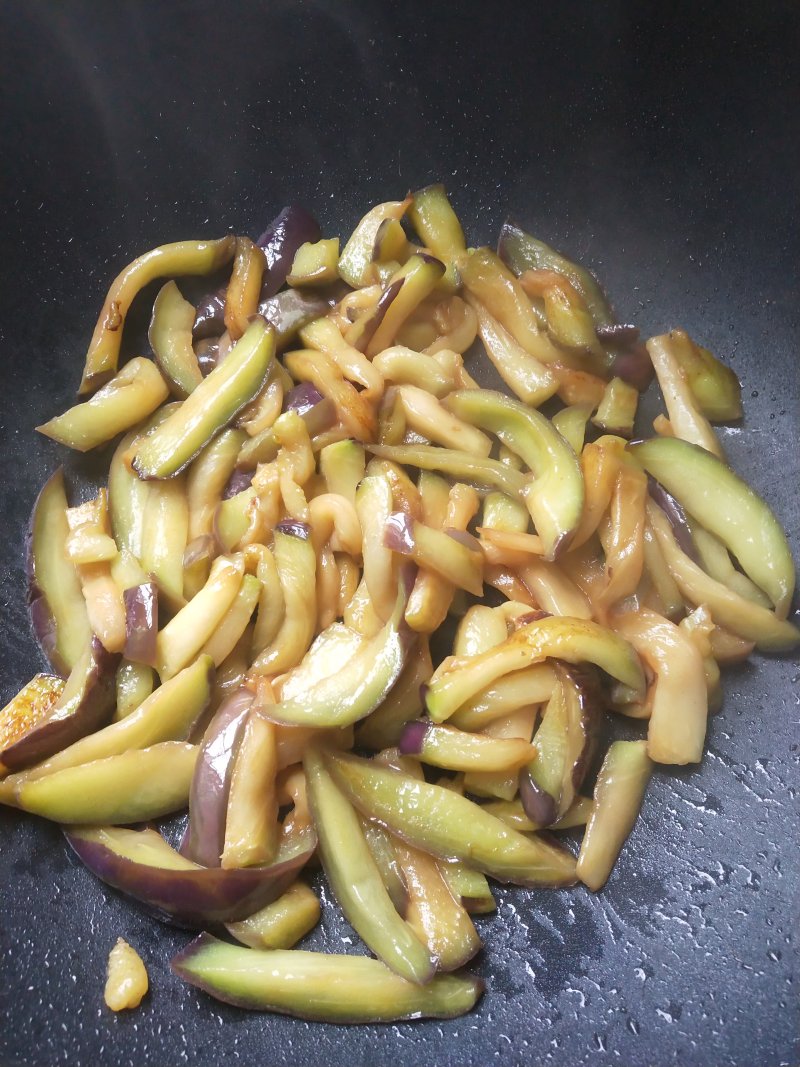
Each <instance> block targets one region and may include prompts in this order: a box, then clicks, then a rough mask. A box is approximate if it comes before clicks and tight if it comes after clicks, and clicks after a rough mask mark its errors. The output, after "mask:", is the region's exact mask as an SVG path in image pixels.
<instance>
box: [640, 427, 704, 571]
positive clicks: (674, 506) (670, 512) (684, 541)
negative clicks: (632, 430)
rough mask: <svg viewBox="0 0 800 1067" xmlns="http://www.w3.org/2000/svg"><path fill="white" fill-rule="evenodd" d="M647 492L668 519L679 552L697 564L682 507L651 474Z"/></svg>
mask: <svg viewBox="0 0 800 1067" xmlns="http://www.w3.org/2000/svg"><path fill="white" fill-rule="evenodd" d="M631 444H636V442H635V441H632V442H631ZM647 491H648V492H649V494H650V496H651V498H652V499H653V500H654V501H655V502H656V504H658V506H659V507H660V508H661V510H662V511H663V512H664V514H665V515H666V516H667V518H668V519H669V524H670V526H671V527H672V532H673V533H674V534H675V540H676V541H677V542H678V547H679V548H680V550H681V551H682V552H685V553H686V555H687V556H688V557H689V559H691V560H693V561H694V562H695V563H697V562H698V560H697V550H696V549H695V547H694V541H693V540H692V531H691V528H690V526H689V523H688V522H687V519H686V512H685V511H684V510H683V507H682V506H681V505H680V504H679V503H678V501H677V500H676V499H675V497H674V496H673V495H672V493H670V492H668V491H667V490H666V489H665V488H664V486H663V485H662V484H661V482H659V481H656V479H655V478H654V477H653V476H652V474H648V475H647Z"/></svg>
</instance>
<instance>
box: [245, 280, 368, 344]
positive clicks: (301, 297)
mask: <svg viewBox="0 0 800 1067" xmlns="http://www.w3.org/2000/svg"><path fill="white" fill-rule="evenodd" d="M349 292H350V287H349V286H348V285H345V283H344V282H333V283H332V284H331V285H328V286H325V287H324V288H320V289H315V290H314V291H313V292H309V291H308V290H304V289H285V290H284V291H283V292H282V293H276V295H275V296H271V297H270V298H269V299H268V300H262V301H261V302H260V304H259V305H258V313H259V315H261V317H262V318H265V319H266V320H267V322H268V323H269V324H270V325H271V326H272V328H273V330H274V331H275V347H276V349H277V350H278V352H282V351H283V350H284V349H285V348H288V347H289V345H290V344H291V343H292V341H293V340H294V339H295V337H296V336H297V334H298V333H299V332H300V330H302V328H303V327H304V326H308V324H309V323H310V322H313V321H314V319H318V318H320V317H321V316H322V315H325V314H327V312H328V311H329V310H330V309H331V308H332V307H333V306H334V305H335V304H338V303H339V301H340V300H341V299H342V297H344V296H345V295H346V294H347V293H349Z"/></svg>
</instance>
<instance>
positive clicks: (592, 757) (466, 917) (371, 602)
mask: <svg viewBox="0 0 800 1067" xmlns="http://www.w3.org/2000/svg"><path fill="white" fill-rule="evenodd" d="M223 272H224V273H223ZM191 275H194V276H207V277H208V282H207V283H206V289H207V293H206V295H205V296H204V297H203V298H202V299H201V300H200V301H199V303H197V304H196V303H194V302H192V301H189V300H187V299H186V297H185V295H184V293H182V292H181V290H180V289H179V288H178V286H177V285H176V283H175V281H173V280H170V281H167V282H166V284H165V285H164V286H163V288H161V290H160V292H159V293H158V295H157V297H156V299H155V303H154V306H153V313H152V320H151V323H150V329H149V333H148V339H149V344H150V347H151V349H152V358H151V357H149V356H148V357H143V356H136V357H135V358H131V359H129V360H128V361H127V362H125V363H124V365H123V366H122V367H121V368H120V366H119V364H120V350H121V340H122V337H123V333H124V329H125V321H126V315H127V313H128V310H129V308H130V307H131V304H132V302H133V300H134V298H135V297H136V296H137V294H138V293H139V292H140V290H141V289H142V288H143V287H145V286H146V285H148V284H149V283H150V282H152V281H153V280H154V279H159V278H160V279H165V278H175V277H180V278H186V277H187V276H191ZM225 275H227V277H225ZM182 284H183V287H184V290H185V291H189V290H187V283H185V282H184V283H182ZM188 284H190V285H191V284H193V285H194V286H195V287H197V285H198V283H197V282H196V281H195V282H194V283H188ZM199 291H201V290H199V289H197V288H195V292H199ZM486 361H488V363H490V364H491V365H492V367H493V368H494V371H495V372H496V375H497V377H498V381H500V380H502V382H503V383H504V384H505V387H506V388H505V390H504V391H497V390H494V389H483V388H480V387H479V386H478V385H477V383H476V381H475V380H474V378H473V377H472V373H471V371H473V370H475V368H476V366H478V365H480V364H483V363H485V362H486ZM484 370H485V368H484ZM653 374H655V377H656V378H657V381H658V385H659V386H660V390H661V393H662V395H663V399H664V404H665V407H666V412H665V413H664V414H661V415H659V416H658V418H657V419H656V420H655V422H654V424H653V430H654V431H655V436H650V437H649V438H648V439H646V440H637V441H631V438H632V436H633V433H634V423H635V419H636V415H637V408H638V404H639V400H640V396H641V394H642V392H643V391H644V390H645V389H647V387H648V385H649V383H650V381H651V378H652V377H653ZM80 392H81V394H83V396H84V399H83V401H82V402H81V403H79V404H77V405H76V406H75V407H72V408H70V409H69V410H68V411H66V412H65V413H64V414H62V415H58V416H56V417H55V418H53V419H51V420H50V421H49V422H47V423H45V425H43V426H40V427H39V430H40V431H41V432H42V433H44V434H46V435H47V436H48V437H51V438H53V439H54V440H56V441H58V442H61V443H62V444H64V445H66V446H68V447H70V448H73V449H77V450H79V451H81V452H85V451H87V450H89V449H94V448H97V447H98V446H102V445H105V444H107V443H108V442H110V441H112V440H115V439H117V438H119V441H118V444H117V446H116V450H115V451H114V453H113V456H112V458H111V462H110V467H109V470H108V478H107V485H103V486H101V487H98V488H97V490H96V493H95V495H94V496H93V497H92V498H91V499H88V500H85V501H84V502H82V503H78V504H72V505H71V504H70V501H69V499H68V497H67V491H66V487H65V480H64V476H63V473H62V471H57V472H56V473H55V474H54V475H53V476H52V478H50V480H49V481H48V482H47V484H46V485H45V486H44V488H43V489H42V491H41V493H40V495H39V498H38V500H37V502H36V506H35V509H34V513H33V519H32V525H31V534H30V545H29V569H30V609H31V617H32V621H33V627H34V630H35V632H36V635H37V636H38V638H39V640H40V642H41V645H42V648H43V650H44V652H45V654H46V655H47V657H48V659H49V661H50V663H51V664H52V668H53V670H54V671H55V672H56V673H54V674H39V675H37V676H36V677H35V678H34V679H33V680H32V681H30V682H29V683H28V684H27V685H26V686H25V687H24V688H23V689H22V691H21V692H20V693H19V694H18V695H17V696H16V697H14V699H13V700H12V701H11V702H10V703H9V704H8V705H7V706H6V707H5V709H3V711H2V712H0V776H2V777H0V800H2V802H3V803H6V804H10V805H13V806H16V807H18V808H20V809H22V810H24V811H28V812H33V813H35V814H38V815H42V816H44V817H46V818H48V819H52V820H54V821H55V822H57V823H59V824H62V825H63V826H64V832H65V834H66V837H67V840H68V841H69V843H70V845H71V846H72V848H73V849H74V850H75V852H76V853H77V855H78V856H79V857H80V859H81V860H82V861H83V862H84V864H85V865H86V866H87V867H88V868H89V870H90V871H92V872H93V873H94V874H95V875H97V876H98V877H99V878H101V879H102V880H103V881H104V882H106V883H108V884H109V885H111V886H114V887H115V888H117V889H119V890H121V891H122V892H124V893H126V894H128V895H129V896H130V897H133V898H134V899H135V900H137V901H139V902H141V903H142V904H144V905H146V906H147V907H149V908H150V909H152V910H153V911H154V912H156V913H157V914H158V915H159V916H160V917H162V918H166V919H168V920H171V921H173V922H176V923H178V924H180V925H183V926H186V927H191V928H195V929H198V930H200V931H204V932H203V933H201V934H200V936H199V937H197V939H196V940H194V941H193V942H192V943H191V944H190V945H189V946H188V947H187V948H186V949H185V950H184V951H183V952H182V953H181V954H180V955H179V956H178V957H177V958H176V959H175V960H174V961H173V968H174V970H175V971H176V973H177V974H179V975H180V976H181V977H182V978H184V979H185V980H186V981H187V982H190V983H192V984H194V985H197V986H199V987H200V988H202V989H204V990H206V991H207V992H209V993H210V994H212V995H213V996H215V997H217V998H219V999H221V1000H225V1001H228V1002H230V1003H233V1004H237V1005H240V1006H242V1007H247V1008H258V1009H267V1010H271V1011H279V1012H286V1013H289V1014H293V1015H299V1016H303V1017H306V1018H310V1019H321V1020H329V1021H339V1022H366V1021H382V1020H390V1019H403V1018H415V1017H418V1016H439V1017H448V1016H453V1015H458V1014H461V1013H463V1012H466V1011H468V1010H469V1009H470V1008H471V1007H472V1006H473V1005H474V1004H475V1002H476V1000H477V998H478V997H479V995H480V992H481V983H480V982H479V981H478V980H477V979H476V978H474V977H472V976H470V975H469V974H466V973H464V972H463V971H462V970H461V968H463V967H464V965H465V964H467V963H468V962H469V960H470V959H471V958H472V957H473V956H474V955H475V953H476V952H477V951H478V949H479V948H480V944H481V942H480V937H479V935H478V932H477V931H476V928H475V922H474V918H473V917H474V916H475V915H482V914H484V913H488V912H491V911H492V910H493V909H494V906H495V905H494V899H493V896H492V889H491V885H490V880H492V879H493V880H496V881H500V882H511V883H515V884H518V885H523V886H529V887H533V888H542V887H551V888H563V887H567V886H572V885H573V884H574V883H576V882H578V881H579V882H582V883H583V884H584V885H585V886H588V887H589V888H590V889H594V890H597V889H599V888H600V887H601V886H602V885H603V884H604V883H605V881H606V879H607V878H608V876H609V874H610V872H611V870H612V868H613V865H614V863H615V860H616V858H617V856H618V854H619V852H620V849H621V848H622V846H623V844H624V841H625V839H626V837H627V835H628V833H629V832H630V830H631V828H632V826H633V824H634V822H635V820H636V817H637V814H638V811H639V808H640V806H641V803H642V798H643V796H644V794H645V791H646V789H647V783H648V780H649V778H650V775H651V772H652V770H653V767H654V764H665V765H666V764H687V763H696V762H698V761H699V760H700V759H701V757H702V753H703V745H704V739H705V734H706V725H707V717H708V713H709V710H714V709H715V708H716V707H717V706H718V704H719V702H720V697H721V688H720V665H721V664H724V663H727V662H730V661H738V660H741V659H744V658H745V657H747V656H748V655H749V654H750V653H751V652H752V651H753V649H754V648H758V649H760V650H762V651H768V652H781V651H784V650H787V649H790V648H792V647H794V646H796V645H797V644H798V641H799V640H800V632H798V630H797V628H796V627H795V626H794V625H793V624H792V623H791V622H790V621H788V613H789V609H790V604H791V599H792V594H793V589H794V568H793V564H792V559H791V556H790V553H789V548H788V545H787V541H786V538H785V536H784V533H783V531H782V529H781V527H780V525H779V523H778V522H777V520H776V519H775V517H774V515H773V514H772V512H771V510H770V509H769V507H768V505H767V504H766V503H765V502H764V501H763V500H762V499H761V498H760V497H759V496H758V495H757V494H756V493H755V492H754V491H753V490H752V489H750V488H749V487H748V486H747V485H746V484H745V483H744V482H743V481H742V480H741V479H740V478H739V477H738V476H737V475H736V474H735V473H734V471H733V470H731V468H730V467H729V466H728V464H727V463H726V461H725V457H724V455H723V450H722V446H721V444H720V441H719V439H718V437H717V435H716V433H715V432H714V429H713V427H712V423H713V422H720V421H722V422H725V421H729V420H735V419H738V418H740V417H741V415H742V408H741V398H740V388H739V383H738V381H737V379H736V376H735V375H734V374H733V372H732V371H731V370H730V369H729V368H728V367H726V366H724V365H723V364H722V363H721V362H720V361H719V360H718V359H717V358H715V356H713V355H712V354H711V353H710V352H709V351H707V350H706V349H704V348H702V347H700V346H699V345H697V344H696V343H695V342H694V341H692V339H691V338H690V337H689V336H687V334H686V333H684V332H683V331H680V330H675V331H673V332H671V333H669V334H666V335H664V336H662V337H655V338H652V339H651V340H649V341H647V343H646V344H644V343H642V341H641V340H640V338H639V333H638V331H637V329H636V328H635V327H634V326H631V325H627V324H620V323H618V322H617V320H616V319H615V317H614V314H613V312H612V310H611V308H610V306H609V304H608V302H607V300H606V297H605V296H604V294H603V292H602V291H601V289H600V287H599V286H598V284H597V282H596V281H595V279H594V278H593V277H592V275H591V274H589V272H588V271H586V270H585V269H583V268H582V267H580V266H578V265H576V264H575V263H573V262H570V261H569V260H568V259H565V258H564V257H563V256H561V255H560V254H559V253H557V252H555V251H554V250H553V249H552V248H550V247H548V246H547V245H546V244H544V243H543V242H541V241H539V240H537V239H535V238H533V237H531V236H530V235H528V234H527V233H525V232H523V231H522V230H521V229H519V228H518V227H517V226H515V225H511V224H506V225H505V226H504V227H503V229H502V232H501V234H500V240H499V245H498V250H497V252H494V251H492V250H491V249H489V248H475V249H472V248H467V245H466V242H465V239H464V234H463V231H462V228H461V225H460V223H459V221H458V219H457V217H456V215H455V214H454V212H453V209H452V207H451V205H450V203H449V201H448V199H447V197H446V195H445V192H444V189H443V188H442V187H441V186H438V185H436V186H430V187H428V188H425V189H422V190H420V191H418V192H416V193H414V194H412V195H409V196H408V197H406V199H405V200H402V201H396V202H391V203H385V204H379V205H378V206H377V207H374V208H372V209H371V210H370V211H369V212H368V213H367V214H366V215H365V216H364V218H363V219H362V220H361V221H360V222H359V223H358V225H357V227H356V229H355V231H354V232H353V234H352V236H351V237H350V239H349V240H348V241H347V243H346V244H345V246H344V248H343V249H342V250H341V251H340V247H339V241H338V239H336V238H333V239H330V238H326V239H322V238H321V233H320V230H319V227H318V226H317V223H316V222H315V221H314V219H313V218H311V216H309V215H308V213H307V212H305V211H304V210H302V209H300V208H298V207H290V208H286V209H285V210H284V211H283V212H281V214H280V215H279V216H278V217H277V219H276V220H275V221H274V222H273V224H272V225H271V226H270V228H269V229H268V230H267V231H266V233H265V234H263V235H262V237H261V238H260V239H259V240H258V241H255V242H254V241H252V240H250V239H249V238H247V237H233V236H228V237H224V238H222V239H221V240H217V241H182V242H178V243H176V244H170V245H164V246H163V247H160V248H156V249H154V250H153V251H151V252H148V253H146V254H145V255H143V256H141V257H140V258H138V259H136V260H134V262H133V263H131V264H130V265H129V266H128V267H126V268H125V270H124V271H123V272H122V273H121V274H120V275H119V276H118V277H117V278H116V279H115V281H114V282H113V283H112V285H111V288H110V290H109V293H108V296H107V298H106V301H105V304H104V305H103V309H102V311H101V313H100V317H99V319H98V322H97V326H96V328H95V331H94V335H93V337H92V340H91V343H90V346H89V351H88V354H87V356H86V361H85V367H84V371H83V377H82V380H81V386H80ZM120 435H122V436H120ZM445 646H446V647H445ZM444 652H449V654H447V655H444ZM616 716H624V717H627V718H628V719H633V720H640V721H639V723H638V724H633V729H634V730H637V729H638V732H639V733H640V735H641V739H639V740H632V741H630V740H611V741H609V738H610V737H611V736H613V734H612V731H611V729H610V726H611V724H612V721H613V719H614V717H616ZM187 809H188V818H187V817H186V816H185V815H184V816H182V817H181V816H179V815H178V817H177V818H176V813H183V812H186V810H187ZM580 830H582V835H581V836H580V845H579V848H578V854H577V859H576V858H575V856H574V855H573V850H571V849H570V848H569V847H568V844H569V843H570V842H572V841H576V840H577V839H578V833H579V831H580ZM562 831H571V833H570V834H568V835H567V837H564V836H560V834H561V832H562ZM316 860H318V861H319V862H320V863H321V865H322V868H323V871H324V875H325V878H326V879H327V883H328V885H329V887H330V890H331V894H332V897H333V898H335V900H336V902H338V905H339V906H340V908H341V910H342V912H343V914H344V916H345V918H346V919H347V921H348V922H349V923H350V925H351V926H352V927H353V929H354V930H355V931H356V932H357V933H358V935H359V936H360V938H361V939H362V941H363V942H364V944H365V945H366V947H367V948H368V949H369V951H370V952H371V953H372V954H373V956H374V957H375V958H369V957H366V956H364V955H352V956H344V955H330V954H325V953H318V952H309V951H300V950H296V949H294V948H293V946H294V945H295V944H296V943H297V942H298V941H300V940H301V939H302V938H303V936H304V935H305V934H307V933H308V932H309V930H310V929H311V928H312V927H313V926H314V925H315V924H316V922H317V921H318V919H319V915H320V904H319V901H318V899H317V897H316V895H315V894H314V893H313V892H312V890H311V888H310V887H309V885H308V884H307V882H306V881H304V880H303V877H302V876H303V872H304V871H305V870H306V869H307V868H309V867H310V866H311V865H312V862H314V861H316ZM233 942H238V944H234V943H233ZM124 948H125V949H126V950H127V949H128V946H124ZM122 951H123V950H122V949H120V951H119V953H118V955H119V956H120V959H122V955H121V954H122ZM112 962H114V961H112ZM117 965H118V970H119V969H120V968H121V967H122V964H121V963H120V962H119V961H117ZM120 974H123V976H126V975H127V971H122V970H120ZM126 980H127V979H126ZM109 981H110V983H111V982H112V977H110V979H109ZM113 981H114V982H115V983H116V985H114V992H113V997H112V999H114V1000H115V1001H118V1002H119V1003H120V1004H128V1003H138V999H139V998H140V997H141V995H142V993H143V991H144V990H145V989H146V977H145V978H144V979H142V978H141V976H140V975H138V976H137V979H136V981H137V988H138V992H137V994H136V996H135V997H133V998H132V999H131V998H130V997H129V996H128V994H127V993H124V994H122V993H120V992H119V990H118V988H117V987H119V988H122V986H121V984H120V983H121V981H122V980H121V979H116V978H114V979H113ZM109 1002H110V1003H111V1000H110V1001H109Z"/></svg>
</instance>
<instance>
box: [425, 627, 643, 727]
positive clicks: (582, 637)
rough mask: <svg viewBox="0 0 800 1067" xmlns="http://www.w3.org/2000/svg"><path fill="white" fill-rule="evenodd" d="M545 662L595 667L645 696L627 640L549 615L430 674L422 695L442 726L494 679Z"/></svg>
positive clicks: (636, 660) (640, 670)
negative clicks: (455, 665)
mask: <svg viewBox="0 0 800 1067" xmlns="http://www.w3.org/2000/svg"><path fill="white" fill-rule="evenodd" d="M544 659H563V660H566V661H567V662H568V663H584V662H586V663H594V664H595V665H596V666H598V667H600V668H601V669H602V670H604V671H605V672H606V673H607V674H610V675H611V677H612V678H616V679H617V681H619V682H621V683H622V685H623V686H627V687H628V688H629V689H630V690H631V691H632V692H634V693H636V694H638V696H639V698H640V699H641V697H643V695H644V691H645V676H644V670H643V668H642V664H641V662H640V661H639V657H638V656H637V655H636V652H635V651H634V650H633V648H632V647H631V645H630V644H629V643H628V642H627V641H625V640H624V639H623V638H621V637H619V636H618V635H617V634H614V633H612V632H611V631H610V630H607V629H606V628H605V627H604V626H600V625H599V623H596V622H592V621H591V620H589V619H575V618H570V617H568V616H554V615H550V616H546V617H545V618H540V619H536V620H535V621H534V622H531V623H529V624H528V625H525V626H522V627H521V628H520V629H518V630H516V631H515V632H514V633H513V634H511V636H510V637H509V638H508V639H507V640H506V641H504V642H503V643H502V644H501V645H497V647H496V648H492V649H489V650H488V651H487V652H483V653H481V654H480V655H478V656H472V657H470V658H465V659H464V660H463V662H460V666H459V669H458V670H447V671H445V672H442V673H440V674H439V675H438V677H437V676H434V678H433V680H432V681H431V684H430V686H429V688H428V692H427V695H426V703H427V706H428V713H429V715H430V717H431V718H432V719H433V720H434V721H435V722H443V721H444V720H445V719H447V718H449V717H450V716H451V715H452V714H453V712H454V711H456V709H457V708H460V707H461V705H462V704H465V703H466V702H467V701H468V700H469V699H470V698H472V697H474V696H475V694H476V693H477V692H479V691H480V690H481V689H485V688H486V687H487V686H489V685H491V684H492V683H493V682H495V681H496V680H497V679H498V678H501V677H502V676H503V675H506V674H509V673H511V672H513V671H516V670H519V669H520V668H522V667H529V666H530V665H531V664H533V663H537V662H540V661H541V660H544Z"/></svg>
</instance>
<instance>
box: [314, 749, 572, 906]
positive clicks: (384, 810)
mask: <svg viewBox="0 0 800 1067" xmlns="http://www.w3.org/2000/svg"><path fill="white" fill-rule="evenodd" d="M327 762H328V765H329V766H330V768H331V771H332V774H333V777H334V778H335V780H336V782H337V783H338V784H339V785H340V786H341V788H342V789H344V790H345V792H346V793H347V795H348V796H349V798H350V799H351V800H352V802H353V803H354V804H355V805H356V806H357V807H358V808H359V809H360V810H361V811H362V812H363V813H364V814H365V815H367V816H368V817H369V818H373V819H377V820H378V822H380V823H382V824H383V825H384V826H386V827H387V828H388V829H389V830H391V832H392V833H394V834H396V835H397V836H398V837H400V838H402V839H403V840H404V841H407V842H408V843H409V844H410V845H415V846H416V847H417V848H420V849H422V850H423V851H424V852H430V853H431V854H432V855H434V856H438V857H439V858H441V859H445V860H462V861H463V862H464V863H467V864H469V865H470V866H473V867H475V868H477V869H478V870H480V871H483V873H484V874H488V875H490V877H492V878H496V879H497V880H498V881H501V882H515V883H516V884H518V885H532V886H546V885H549V886H563V885H572V883H573V882H574V881H575V861H574V860H573V858H572V856H571V855H570V854H569V853H568V852H566V851H564V850H563V849H561V848H557V847H555V846H554V845H551V844H549V843H548V842H546V841H544V840H537V839H531V838H525V837H523V836H522V835H521V834H518V833H517V832H516V831H515V830H512V829H510V828H509V827H508V826H506V825H504V824H503V823H502V822H501V821H500V820H499V819H496V818H494V816H492V815H488V814H487V813H486V812H485V811H483V810H482V808H481V807H479V805H477V804H474V803H473V802H472V801H471V800H467V799H466V798H465V797H462V796H459V795H458V794H457V793H455V792H453V791H452V790H450V789H444V788H443V787H442V786H438V785H430V784H429V783H427V782H424V781H418V780H417V779H415V778H411V777H409V776H408V775H406V774H401V773H400V772H399V771H395V770H391V769H389V768H387V767H382V766H380V765H379V764H377V763H375V762H370V761H367V760H362V759H358V758H357V757H354V756H334V755H332V754H331V755H329V756H328V757H327Z"/></svg>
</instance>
